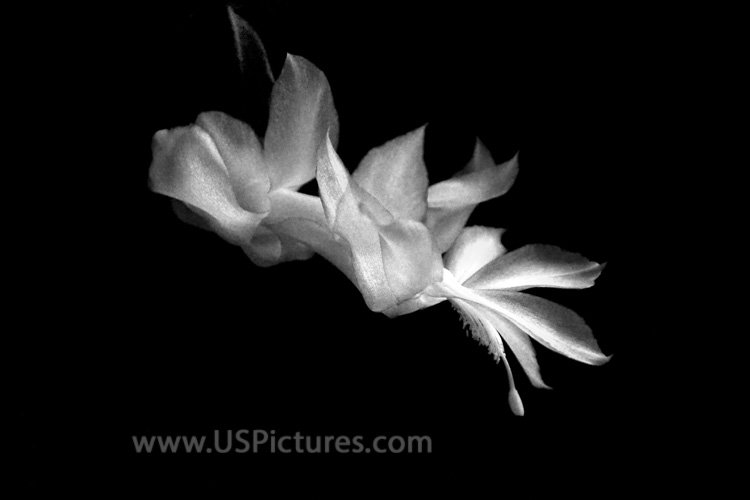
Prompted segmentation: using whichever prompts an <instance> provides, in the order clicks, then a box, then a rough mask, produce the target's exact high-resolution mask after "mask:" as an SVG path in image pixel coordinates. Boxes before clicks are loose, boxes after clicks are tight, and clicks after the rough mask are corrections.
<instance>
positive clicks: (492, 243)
mask: <svg viewBox="0 0 750 500" xmlns="http://www.w3.org/2000/svg"><path fill="white" fill-rule="evenodd" d="M504 231H505V229H498V228H492V227H483V226H471V227H467V228H464V229H463V231H462V232H461V234H460V235H459V236H458V238H457V239H456V241H455V243H454V244H453V246H452V247H451V248H450V250H448V252H447V253H446V254H445V257H444V259H443V260H444V262H445V268H446V269H448V270H449V271H450V272H451V273H453V275H454V276H455V278H456V281H458V282H459V283H464V282H465V281H466V280H467V279H469V278H470V277H471V276H473V275H474V273H476V272H477V271H479V270H480V269H482V268H483V267H485V266H486V265H487V264H488V263H490V262H493V261H494V260H497V258H498V257H500V256H501V255H503V254H504V253H505V247H504V246H503V245H502V243H500V238H501V236H502V234H503V232H504Z"/></svg>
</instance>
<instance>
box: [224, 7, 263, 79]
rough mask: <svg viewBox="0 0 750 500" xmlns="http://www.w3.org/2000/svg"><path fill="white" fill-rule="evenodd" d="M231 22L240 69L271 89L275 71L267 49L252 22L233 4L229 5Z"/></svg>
mask: <svg viewBox="0 0 750 500" xmlns="http://www.w3.org/2000/svg"><path fill="white" fill-rule="evenodd" d="M227 13H228V15H229V22H230V23H231V24H232V34H233V36H234V48H235V55H236V57H237V61H238V62H239V64H240V71H241V72H242V74H243V76H244V75H247V76H248V79H251V78H252V81H254V82H256V84H257V83H258V82H262V83H263V84H265V85H266V86H267V87H268V88H269V89H270V88H271V85H272V84H273V72H272V71H271V65H270V63H269V62H268V56H267V55H266V49H265V48H264V47H263V43H262V42H261V40H260V37H258V34H257V33H256V32H255V30H253V28H252V27H251V26H250V24H249V23H248V22H247V21H245V20H244V19H242V18H241V17H240V16H238V15H237V13H236V12H235V11H234V9H233V8H232V7H231V6H227Z"/></svg>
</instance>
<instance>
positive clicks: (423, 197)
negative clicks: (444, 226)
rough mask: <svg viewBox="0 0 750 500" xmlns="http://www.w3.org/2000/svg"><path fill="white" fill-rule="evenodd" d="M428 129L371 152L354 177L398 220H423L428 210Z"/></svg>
mask: <svg viewBox="0 0 750 500" xmlns="http://www.w3.org/2000/svg"><path fill="white" fill-rule="evenodd" d="M424 131H425V127H424V126H423V127H420V128H418V129H417V130H414V131H412V132H409V133H408V134H405V135H402V136H401V137H397V138H396V139H393V140H392V141H389V142H387V143H385V144H383V145H382V146H380V147H377V148H374V149H372V150H371V151H370V152H369V153H367V156H365V157H364V159H363V160H362V162H361V163H360V164H359V167H357V169H356V170H355V171H354V173H353V174H352V178H353V179H354V180H355V182H356V183H357V184H358V185H359V186H360V187H361V188H362V189H364V190H365V191H367V192H368V193H370V194H371V195H373V196H374V197H375V198H376V199H377V200H378V201H379V202H380V203H381V204H382V205H383V206H384V207H385V208H386V209H387V210H388V211H389V212H390V213H391V214H393V216H394V217H395V218H397V219H408V220H416V221H422V220H423V218H424V215H425V211H426V210H427V185H428V181H427V169H426V168H425V165H424V160H423V145H424Z"/></svg>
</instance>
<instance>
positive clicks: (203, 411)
mask: <svg viewBox="0 0 750 500" xmlns="http://www.w3.org/2000/svg"><path fill="white" fill-rule="evenodd" d="M234 5H235V6H236V9H237V12H238V13H239V14H240V15H242V16H243V17H245V18H246V19H247V20H248V21H249V22H250V23H251V24H252V25H253V26H254V27H255V29H256V30H257V31H258V32H259V34H260V36H261V38H262V39H263V41H264V43H265V44H266V48H267V50H268V51H269V56H270V59H271V64H272V66H273V68H274V71H275V72H276V73H277V74H278V72H279V71H280V69H281V67H282V65H283V61H284V56H285V54H286V53H287V52H289V53H292V54H296V55H301V56H303V57H305V58H307V59H309V60H310V61H312V62H313V63H314V64H315V65H317V66H318V67H319V68H321V69H322V70H323V72H324V73H325V74H326V76H327V78H328V80H329V82H330V85H331V88H332V92H333V97H334V102H335V105H336V109H337V111H338V114H339V119H340V124H341V134H340V141H339V148H338V152H339V155H340V156H341V158H342V159H343V161H344V163H345V164H346V165H347V166H348V168H349V169H350V170H353V169H354V168H355V167H356V165H357V163H358V161H359V160H360V159H361V158H362V157H363V156H364V155H365V154H366V153H367V151H368V150H369V149H371V148H373V147H375V146H378V145H380V144H382V143H383V142H385V141H387V140H390V139H392V138H394V137H396V136H398V135H401V134H404V133H406V132H408V131H411V130H413V129H415V128H417V127H419V126H421V125H423V124H425V123H429V125H428V127H427V135H426V145H425V148H426V151H425V159H426V164H427V168H428V171H429V174H430V180H431V182H433V183H434V182H437V181H439V180H442V179H445V178H448V177H450V176H451V175H452V174H453V173H454V172H455V171H457V170H459V169H460V168H462V167H463V166H464V165H465V164H466V162H467V161H468V159H469V157H470V155H471V152H472V148H473V144H474V140H475V138H476V137H479V138H480V139H481V140H482V141H483V142H484V144H485V145H487V147H488V148H489V149H490V151H491V152H492V154H493V156H494V158H495V159H496V160H497V161H498V162H502V161H506V160H507V159H509V158H511V157H512V156H513V154H515V153H516V152H517V151H520V156H519V162H520V173H519V176H518V179H517V181H516V183H515V185H514V186H513V188H512V189H511V191H510V192H509V193H508V194H506V195H505V196H503V197H501V198H499V199H496V200H493V201H491V202H487V203H484V204H482V205H480V206H479V207H478V208H477V209H476V210H475V212H474V215H473V216H472V219H471V220H470V224H480V225H488V226H493V227H504V228H507V232H506V235H505V236H504V240H503V241H504V243H505V245H506V247H508V248H509V249H511V250H512V249H515V248H518V247H520V246H523V245H525V244H531V243H546V244H553V245H558V246H560V247H562V248H564V249H566V250H569V251H573V252H577V253H581V254H583V255H585V256H586V257H588V258H590V259H591V260H595V261H598V262H607V263H608V266H607V269H606V270H605V271H604V273H603V275H602V276H601V277H600V278H599V279H598V280H597V284H596V286H595V287H593V288H591V289H587V290H534V291H533V292H532V293H535V294H538V295H540V296H543V297H546V298H549V299H551V300H554V301H555V302H558V303H560V304H562V305H564V306H567V307H569V308H571V309H573V310H575V311H576V312H578V313H579V314H580V315H581V316H582V317H584V318H585V319H586V321H587V323H588V324H589V325H590V326H591V327H592V329H593V331H594V334H595V335H596V337H597V339H598V342H599V345H600V347H601V349H602V350H603V352H604V353H605V354H614V357H613V358H612V360H611V361H610V362H609V363H608V364H606V365H604V366H601V367H592V366H587V365H583V364H579V363H577V362H575V361H572V360H569V359H567V358H564V357H563V356H561V355H558V354H556V353H553V352H551V351H548V350H546V349H545V348H542V347H539V348H538V359H539V363H540V366H541V370H542V375H543V377H544V379H545V381H546V382H547V383H548V385H550V386H552V387H554V390H552V391H542V390H538V389H534V388H533V387H531V386H530V384H529V383H528V381H527V379H526V378H525V376H524V374H523V372H522V371H521V369H520V366H518V364H517V363H516V362H515V360H514V359H512V360H511V363H512V366H513V368H514V373H515V375H516V385H517V388H518V390H519V392H520V394H521V397H522V399H523V402H524V406H525V408H526V415H525V416H524V417H523V418H518V417H515V416H513V415H512V414H511V412H510V409H509V407H508V404H507V389H508V387H507V379H506V375H505V371H504V369H503V367H502V365H499V364H496V363H495V362H494V360H493V358H492V357H491V356H490V355H489V354H488V353H487V351H486V348H484V347H482V346H480V345H479V344H478V343H477V342H476V341H475V340H474V339H473V338H471V337H470V336H467V334H466V333H464V332H463V331H462V326H461V321H460V319H459V316H458V314H457V313H456V312H455V311H454V310H452V308H451V307H450V306H449V305H448V304H447V303H443V304H440V305H438V306H435V307H433V308H430V309H427V310H423V311H420V312H417V313H414V314H411V315H407V316H403V317H399V318H397V319H388V318H386V317H385V316H383V315H380V314H376V313H373V312H371V311H369V310H368V309H367V307H366V306H365V304H364V302H363V301H362V299H361V296H360V294H359V293H358V291H357V290H356V289H355V287H354V285H352V284H351V283H350V282H349V281H348V280H347V279H346V278H345V277H344V276H343V275H342V274H340V273H339V272H338V271H336V270H335V269H334V268H333V267H332V266H331V265H329V264H328V263H327V262H326V261H324V260H322V259H321V258H319V257H314V258H313V259H312V260H310V261H306V262H292V263H285V264H282V265H279V266H276V267H272V268H267V269H262V268H258V267H255V266H254V265H253V264H252V263H251V262H250V261H249V260H248V259H247V258H246V257H245V255H244V254H243V253H242V251H241V250H240V249H239V248H238V247H234V246H231V245H229V244H228V243H226V242H224V241H223V240H221V239H220V238H219V237H218V236H216V235H214V234H212V233H209V232H205V231H201V230H199V229H196V228H194V227H191V226H188V225H186V224H184V223H182V222H180V221H179V220H178V219H177V217H176V216H175V215H174V213H173V211H172V208H171V204H170V200H169V199H167V198H165V197H162V196H159V195H155V194H153V193H151V192H150V191H149V190H148V186H147V177H148V168H149V164H150V161H151V138H152V136H153V134H154V132H156V131H157V130H160V129H164V128H173V127H177V126H183V125H187V124H189V123H191V122H193V121H194V119H195V117H196V116H197V115H198V114H199V113H200V112H202V111H208V110H220V111H224V112H227V113H229V114H232V115H234V116H236V117H238V118H242V119H244V120H246V121H248V122H249V123H251V124H252V125H253V126H254V127H255V128H256V129H257V130H259V131H261V130H262V127H263V125H264V120H265V118H264V117H262V116H260V115H252V116H251V115H249V114H248V111H247V110H248V109H253V108H252V106H255V109H257V99H259V97H258V96H254V95H249V93H248V92H246V91H245V89H244V88H243V86H242V84H241V81H240V79H239V72H238V69H237V66H236V62H235V61H234V60H233V46H232V39H231V33H230V30H229V23H228V21H227V18H226V12H225V10H224V8H223V7H222V6H221V5H219V4H212V5H211V6H207V5H204V4H201V3H181V4H179V5H162V6H160V7H159V8H150V9H141V10H125V9H124V8H123V11H118V12H111V13H110V12H107V13H102V15H101V17H100V18H99V19H98V20H97V21H96V22H92V23H90V25H88V26H87V27H88V28H91V29H89V30H87V31H86V35H80V34H75V33H73V34H72V37H73V38H75V39H76V47H77V48H78V49H79V50H80V51H81V54H83V55H84V56H85V57H84V58H82V60H83V61H86V62H85V63H82V64H81V68H80V69H81V70H82V74H83V75H84V76H85V78H83V79H82V80H81V85H80V86H78V87H77V89H76V90H77V92H76V94H75V98H76V99H80V100H82V101H83V102H85V106H83V107H82V108H80V109H81V111H80V113H82V114H83V116H75V117H72V118H73V119H74V120H76V122H77V121H78V120H81V121H86V122H87V123H88V124H89V126H88V127H87V135H86V137H85V139H84V141H85V142H87V144H88V145H89V146H90V158H89V160H90V161H87V162H85V163H83V164H82V166H81V168H82V169H83V170H84V176H85V177H87V179H88V182H90V183H91V185H90V188H89V189H85V190H84V191H86V194H85V195H84V198H83V199H82V200H78V201H79V202H80V203H81V204H82V205H84V204H85V205H86V206H87V207H88V210H86V212H85V214H84V215H81V214H80V213H79V215H78V219H77V220H78V221H81V220H82V222H79V223H78V224H77V226H78V231H79V232H81V233H83V234H82V237H83V238H84V239H83V240H82V241H83V242H84V244H78V245H76V247H75V250H71V251H69V252H70V253H75V261H74V262H75V265H71V266H67V267H66V273H67V274H66V277H67V278H68V279H72V280H75V281H77V280H79V281H80V286H81V290H75V291H74V290H71V289H70V288H64V287H60V288H59V292H60V293H59V295H57V296H58V297H59V298H58V300H57V301H56V304H57V306H58V310H56V313H57V317H56V319H57V323H56V324H57V325H61V326H59V327H58V328H59V329H58V330H56V331H55V332H50V333H46V334H39V336H38V337H37V338H33V339H31V340H29V342H28V344H29V345H28V346H27V347H28V349H29V350H27V351H26V355H27V356H28V360H27V361H28V365H27V368H25V371H24V372H22V375H21V377H22V378H23V381H24V383H25V384H28V387H30V388H31V389H30V390H27V391H24V398H23V400H22V403H21V405H20V412H19V415H20V416H21V426H22V428H23V429H24V431H26V435H28V436H33V439H31V441H30V442H31V443H32V444H31V445H29V446H27V450H28V451H30V455H31V456H32V459H34V460H42V461H44V460H48V459H49V460H53V459H52V458H49V457H56V456H57V454H56V453H55V451H51V450H56V451H60V450H61V449H66V450H70V449H74V450H75V452H76V454H77V455H81V456H84V457H86V458H88V459H92V458H93V461H94V462H97V463H98V464H99V465H102V464H104V467H105V468H106V469H107V470H108V471H109V472H113V473H116V474H118V476H119V475H120V474H123V473H124V474H126V476H127V477H128V478H129V479H130V480H133V481H136V480H138V479H139V478H142V477H146V476H149V475H153V474H157V475H158V474H163V473H166V472H167V471H171V472H175V473H176V474H177V475H178V476H179V475H180V474H187V472H185V471H187V470H194V469H193V467H195V470H201V471H203V473H205V474H208V472H207V471H214V470H235V469H240V470H242V471H244V473H245V474H247V475H248V476H247V477H251V478H254V477H256V475H259V474H260V473H259V472H258V471H260V470H266V467H267V466H269V465H270V466H272V467H276V466H279V467H282V468H284V467H287V466H302V467H303V468H306V469H310V470H318V469H321V470H322V469H328V470H331V468H334V469H335V470H339V469H337V467H340V466H342V465H344V464H349V465H352V464H353V465H354V467H362V468H363V469H372V468H375V469H376V470H379V468H380V467H384V468H392V467H393V466H396V467H403V468H407V469H409V470H414V469H415V468H417V467H422V466H424V467H425V468H427V469H431V470H437V469H434V468H435V467H437V466H445V467H446V468H447V470H453V467H454V466H455V467H458V466H462V465H463V466H468V467H470V468H475V469H476V470H477V471H482V472H481V474H487V475H488V476H489V477H492V475H493V474H494V473H496V472H497V473H500V471H505V472H506V473H507V472H509V471H516V470H519V471H520V470H530V471H531V472H534V471H547V470H554V469H558V468H560V467H573V468H574V470H576V471H577V472H576V474H580V476H581V477H587V478H588V480H591V479H592V478H599V477H601V478H605V479H606V478H613V479H612V481H613V483H612V484H618V481H622V479H614V478H620V477H621V476H620V475H619V474H620V473H621V472H622V471H623V470H624V469H623V466H622V463H623V461H625V462H627V463H629V464H630V465H629V466H628V467H633V468H635V469H634V470H640V471H641V472H643V470H641V469H643V467H644V466H643V462H642V461H641V462H640V465H637V464H636V463H635V462H633V461H632V460H631V459H630V458H629V457H630V456H632V454H633V453H634V454H635V455H638V454H639V453H640V451H639V445H638V443H640V442H641V441H642V440H643V437H644V435H646V433H648V434H649V435H650V433H651V432H652V431H656V432H657V433H658V429H654V428H653V427H654V425H655V424H653V423H651V424H646V423H645V422H644V417H643V416H642V415H643V411H642V408H644V407H648V401H647V400H648V398H651V397H652V396H651V395H647V394H646V393H647V392H649V391H648V390H647V389H648V388H650V386H649V385H644V384H650V381H648V380H647V379H646V377H645V376H644V375H642V371H643V366H644V365H643V362H644V361H643V359H642V357H641V355H640V354H638V353H637V345H636V342H637V341H639V340H643V339H644V338H645V337H647V336H648V335H651V334H652V332H649V331H648V330H647V329H646V330H643V329H642V328H643V325H642V324H641V325H638V323H636V322H635V320H636V319H637V318H633V317H632V312H631V311H632V308H633V307H634V301H635V300H636V299H635V298H634V297H633V296H632V295H631V294H630V292H631V285H630V282H631V280H632V279H633V278H634V276H633V274H632V270H631V269H630V267H629V264H628V261H629V259H631V258H632V256H633V255H634V254H637V253H638V252H640V251H641V250H640V249H639V248H640V247H638V246H637V245H635V244H634V243H633V241H634V238H635V237H636V236H637V229H636V227H635V224H634V223H633V214H634V213H635V212H637V211H638V200H637V199H633V198H632V196H628V195H629V192H630V189H631V188H632V185H633V182H634V181H633V177H632V176H631V175H630V172H631V170H632V168H633V165H634V163H635V162H636V161H637V158H638V157H639V156H642V155H644V154H645V153H644V151H645V149H646V143H647V137H646V136H645V135H644V133H643V132H642V129H641V128H639V126H638V123H639V122H640V121H641V120H642V119H643V118H642V117H641V116H640V103H641V100H642V99H643V95H642V86H643V82H644V81H645V80H647V77H646V75H645V74H644V73H643V71H644V70H643V69H642V68H640V66H639V65H638V64H637V62H636V61H635V58H636V56H635V54H634V52H633V43H634V42H633V41H634V40H637V34H634V33H632V32H631V31H630V29H629V28H628V24H627V23H626V22H625V21H624V20H623V18H622V17H621V16H617V15H612V14H610V13H604V12H602V13H600V15H599V20H598V22H597V23H594V24H592V23H590V22H588V21H586V19H585V18H584V17H583V16H582V14H583V13H579V12H575V11H571V10H564V9H563V10H560V11H558V12H549V11H548V12H545V13H543V14H542V13H535V14H534V15H531V16H529V15H528V13H521V12H518V11H517V10H516V9H513V8H508V7H503V6H496V7H494V8H493V9H488V8H486V7H483V6H482V5H481V4H480V3H478V2H477V3H472V2H469V3H466V4H464V3H463V2H462V4H461V6H460V7H458V6H453V7H445V8H439V9H436V8H434V7H423V6H421V5H419V4H408V6H407V5H405V4H403V3H394V4H378V7H377V8H375V7H363V6H352V7H349V8H346V9H341V8H340V7H333V6H330V5H328V4H324V5H318V4H311V5H308V6H306V7H301V6H299V5H296V4H292V3H290V2H259V3H247V4H241V3H235V4H234ZM114 10H116V9H113V11H114ZM102 20H105V21H104V22H102ZM84 24H85V23H84ZM75 67H76V68H77V66H75ZM70 68H73V66H70V67H68V70H69V71H70V70H71V69H70ZM63 71H65V69H60V70H59V71H58V74H59V72H63ZM253 99H255V100H256V101H255V102H254V103H253V101H252V100H253ZM261 107H262V106H261ZM91 124H94V125H93V126H92V125H91ZM87 186H88V185H87ZM305 189H308V190H309V189H314V188H310V187H309V186H308V187H307V188H305ZM308 192H313V191H308ZM70 212H71V213H67V214H66V215H65V216H64V217H66V218H67V220H71V218H72V217H75V216H76V215H75V212H74V211H73V210H71V211H70ZM63 238H64V236H63ZM60 241H63V242H64V241H65V240H60ZM57 286H59V285H57ZM53 287H54V285H53ZM54 289H56V288H54ZM634 326H635V328H639V329H638V330H634ZM63 332H67V333H66V334H63ZM40 428H45V429H50V430H48V431H46V432H37V430H38V429H40ZM215 429H220V430H227V429H230V430H238V429H250V430H251V431H252V430H253V429H263V430H267V431H270V430H275V431H276V433H277V435H279V434H285V433H286V434H294V433H295V432H297V431H300V432H301V433H303V434H306V435H331V434H333V435H350V436H353V435H364V436H366V437H368V438H372V437H375V436H378V435H402V436H407V435H429V436H431V438H432V442H433V448H434V451H433V453H432V454H431V455H411V456H406V455H400V456H398V455H393V454H389V455H383V456H374V455H367V456H366V455H335V454H331V455H327V456H320V455H296V454H292V455H281V454H275V455H271V454H269V453H264V454H260V455H252V454H244V455H236V454H235V455H232V454H228V455H223V456H219V455H217V454H214V455H211V456H208V455H201V456H195V455H193V456H188V455H186V454H184V453H183V454H181V455H179V456H174V455H164V456H157V455H153V456H145V455H136V454H135V452H134V451H133V446H132V441H131V436H132V435H139V434H143V435H147V434H148V435H151V434H162V435H167V434H171V435H176V434H185V435H191V434H196V435H201V434H206V435H210V434H212V433H213V431H214V430H215ZM650 443H651V446H652V448H651V449H652V453H651V455H652V456H651V458H654V455H653V453H654V451H653V450H657V449H658V447H659V444H658V440H657V441H650ZM657 454H658V453H657ZM55 460H56V459H55ZM441 470H442V469H441ZM627 470H629V469H627ZM154 471H156V472H154ZM514 473H515V472H514ZM542 473H543V472H542ZM573 477H577V476H573Z"/></svg>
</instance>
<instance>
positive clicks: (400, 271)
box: [380, 220, 443, 301]
mask: <svg viewBox="0 0 750 500" xmlns="http://www.w3.org/2000/svg"><path fill="white" fill-rule="evenodd" d="M380 234H381V249H382V252H383V263H384V265H385V272H386V276H387V277H388V283H389V284H390V286H391V290H392V291H393V293H394V294H395V295H396V298H397V299H398V300H399V301H403V300H408V299H410V298H412V297H414V296H415V295H416V294H418V293H419V292H421V291H422V290H424V289H425V288H426V287H427V286H428V285H430V284H431V283H434V282H436V281H440V280H441V279H442V277H443V263H442V260H441V258H440V253H439V252H438V251H437V248H436V247H435V245H434V243H433V240H432V236H431V235H430V232H429V230H428V229H427V227H425V225H424V224H422V223H420V222H415V221H411V220H397V221H395V222H394V223H392V224H389V225H387V226H383V227H381V228H380Z"/></svg>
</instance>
